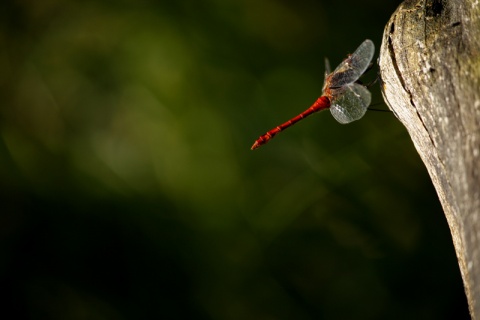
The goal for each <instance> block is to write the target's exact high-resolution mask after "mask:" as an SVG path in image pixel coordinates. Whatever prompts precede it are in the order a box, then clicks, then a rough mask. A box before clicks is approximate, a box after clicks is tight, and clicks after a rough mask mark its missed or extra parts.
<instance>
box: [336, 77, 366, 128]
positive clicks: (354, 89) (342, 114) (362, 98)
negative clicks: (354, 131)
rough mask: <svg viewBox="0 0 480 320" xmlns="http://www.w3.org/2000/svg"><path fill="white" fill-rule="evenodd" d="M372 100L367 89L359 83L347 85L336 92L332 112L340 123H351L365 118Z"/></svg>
mask: <svg viewBox="0 0 480 320" xmlns="http://www.w3.org/2000/svg"><path fill="white" fill-rule="evenodd" d="M371 100H372V95H371V94H370V92H369V91H368V89H367V88H365V87H364V86H362V85H360V84H358V83H351V84H347V85H346V86H344V87H342V88H341V89H338V90H336V91H335V99H333V101H332V104H331V106H330V112H331V113H332V116H333V117H334V118H335V119H336V120H337V121H338V122H340V123H342V124H346V123H350V122H352V121H355V120H358V119H360V118H361V117H363V115H364V114H365V112H366V111H367V108H368V106H369V105H370V102H371Z"/></svg>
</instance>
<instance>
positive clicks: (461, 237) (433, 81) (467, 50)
mask: <svg viewBox="0 0 480 320" xmlns="http://www.w3.org/2000/svg"><path fill="white" fill-rule="evenodd" d="M479 1H480V0H407V1H405V2H404V3H402V4H401V5H400V7H399V8H398V9H397V10H396V11H395V13H394V14H393V15H392V17H391V18H390V21H389V22H388V24H387V25H386V27H385V31H384V35H383V42H382V46H381V49H380V57H379V66H380V76H381V79H382V84H381V86H382V93H383V96H384V99H385V101H386V103H387V104H388V106H389V107H390V109H391V110H392V111H393V112H394V114H395V115H396V117H397V118H398V119H399V120H400V121H401V122H402V123H403V124H404V126H405V127H406V128H407V130H408V132H409V134H410V136H411V138H412V140H413V143H414V145H415V147H416V149H417V151H418V153H419V154H420V157H421V158H422V160H423V162H424V163H425V166H426V167H427V170H428V172H429V174H430V177H431V179H432V181H433V184H434V186H435V188H436V190H437V193H438V196H439V198H440V202H441V204H442V206H443V210H444V211H445V216H446V218H447V221H448V224H449V227H450V231H451V234H452V238H453V243H454V246H455V250H456V254H457V258H458V262H459V265H460V272H461V274H462V278H463V283H464V286H465V292H466V295H467V300H468V303H469V309H470V314H471V316H472V318H473V319H475V318H476V317H478V316H479V315H480V218H479V215H480V4H479Z"/></svg>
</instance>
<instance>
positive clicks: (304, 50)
mask: <svg viewBox="0 0 480 320" xmlns="http://www.w3.org/2000/svg"><path fill="white" fill-rule="evenodd" d="M398 4H399V1H385V0H365V1H358V0H342V1H314V0H295V1H287V0H261V1H260V0H243V1H241V0H235V1H228V0H208V1H193V0H192V1H147V0H143V1H133V0H132V1H106V0H104V1H70V2H69V1H60V0H46V1H34V0H30V1H2V4H1V5H0V14H1V16H0V18H1V30H0V31H1V33H0V37H1V38H0V99H1V100H0V103H1V105H0V112H1V113H0V138H1V139H0V174H1V177H0V197H1V198H0V200H1V214H0V245H1V246H0V248H1V257H0V290H1V291H2V293H3V298H2V299H1V304H2V306H1V308H0V310H1V312H2V315H3V314H5V315H8V317H6V318H5V319H7V318H8V319H23V318H28V319H215V320H216V319H222V320H223V319H239V320H244V319H265V320H270V319H298V320H302V319H462V318H463V319H465V318H468V309H467V305H466V301H465V296H464V293H463V286H462V282H461V277H460V273H459V269H458V266H457V262H456V258H455V252H454V249H453V245H452V242H451V236H450V233H449V229H448V226H447V223H446V221H445V217H444V215H443V212H442V208H441V206H440V204H439V201H438V198H437V195H436V193H435V190H434V189H433V187H432V184H431V182H430V179H429V177H428V174H427V172H426V170H425V167H424V166H423V164H422V162H421V160H420V158H419V156H418V154H417V153H416V151H415V149H414V147H413V144H412V142H411V140H410V138H409V136H408V134H407V132H406V130H405V129H404V127H403V126H402V125H401V124H400V123H399V122H398V121H397V119H396V118H395V117H394V115H393V114H392V113H383V112H367V114H366V115H365V117H364V118H363V119H362V120H361V121H358V122H354V123H352V124H350V125H340V124H338V123H337V122H335V120H334V119H333V118H332V116H331V115H330V113H329V112H323V113H320V114H317V115H314V116H312V117H311V118H308V119H307V120H305V121H302V122H303V123H300V124H298V125H296V126H295V127H292V128H291V129H289V130H288V131H286V132H284V133H282V134H280V135H279V136H278V137H277V138H275V139H274V140H273V141H272V142H270V143H269V144H268V145H266V146H264V147H262V148H261V149H259V150H255V151H250V150H249V148H250V146H251V144H252V143H253V141H254V140H255V139H256V138H257V137H258V136H259V135H260V134H263V133H264V132H265V131H267V130H268V129H271V128H272V127H274V126H276V125H278V124H280V123H281V122H283V121H285V120H287V119H288V118H290V117H292V116H294V115H296V114H297V113H299V112H301V111H303V110H304V109H306V108H307V107H309V106H310V104H311V103H312V102H313V101H315V99H316V98H317V97H318V96H319V94H320V93H321V88H322V83H323V72H324V66H323V64H324V57H325V56H328V57H329V58H330V61H331V63H332V65H333V66H335V65H337V64H338V63H339V62H340V61H341V60H342V59H343V58H345V57H346V54H347V53H351V52H353V50H355V48H356V47H357V46H358V45H359V44H360V43H361V42H362V41H363V40H364V39H366V38H370V39H372V40H373V41H374V42H375V44H376V46H377V52H378V48H379V47H380V40H381V36H382V32H383V27H384V25H385V23H386V22H387V20H388V18H389V17H390V15H391V14H392V13H393V11H394V10H395V8H396V6H397V5H398ZM376 57H377V53H376V55H375V59H376ZM374 70H375V71H372V72H370V73H369V74H368V75H367V79H369V80H371V79H373V78H374V77H375V73H376V72H377V71H376V69H374ZM372 92H373V103H374V104H378V105H377V107H379V108H382V107H383V108H386V107H385V106H384V105H383V106H382V98H381V95H380V94H379V89H378V86H375V87H373V88H372ZM0 317H1V316H0ZM2 318H3V317H2Z"/></svg>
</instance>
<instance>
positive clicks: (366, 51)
mask: <svg viewBox="0 0 480 320" xmlns="http://www.w3.org/2000/svg"><path fill="white" fill-rule="evenodd" d="M374 53H375V46H374V44H373V42H372V41H371V40H369V39H367V40H365V41H363V43H362V44H361V45H360V46H359V47H358V48H357V50H355V52H354V53H352V54H351V55H350V56H348V57H347V58H346V59H345V60H343V61H342V63H340V65H339V66H338V67H337V68H336V69H335V70H334V71H333V74H332V78H331V79H330V84H329V85H330V88H332V87H333V88H335V87H341V86H344V85H346V84H349V83H352V82H355V81H357V80H358V78H360V76H361V75H362V74H363V73H364V72H365V70H367V68H368V65H369V64H370V61H372V58H373V54H374Z"/></svg>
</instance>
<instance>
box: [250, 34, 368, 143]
mask: <svg viewBox="0 0 480 320" xmlns="http://www.w3.org/2000/svg"><path fill="white" fill-rule="evenodd" d="M374 52H375V46H374V45H373V42H372V41H371V40H368V39H367V40H365V41H363V43H362V44H361V45H360V46H359V47H358V48H357V50H355V52H354V53H352V54H351V55H348V56H347V58H346V59H345V60H343V61H342V63H340V65H339V66H338V67H337V68H336V69H335V70H334V71H333V72H332V73H330V64H329V63H328V60H327V59H325V82H324V84H323V93H322V96H321V97H320V98H318V99H317V101H315V102H314V103H313V105H312V106H311V107H310V108H308V109H307V110H305V111H303V112H302V113H300V114H299V115H298V116H296V117H294V118H292V119H290V120H288V121H287V122H285V123H283V124H281V125H279V126H278V127H276V128H273V129H272V130H270V131H268V132H267V133H265V134H264V135H262V136H260V137H259V138H258V139H257V140H256V141H255V143H254V144H253V146H252V148H251V149H252V150H254V149H257V148H259V147H260V146H262V145H264V144H265V143H267V142H268V141H270V139H272V138H273V137H275V136H276V135H277V134H278V133H279V132H281V131H283V130H285V129H287V128H288V127H290V126H292V125H293V124H295V123H297V122H298V121H300V120H302V119H304V118H306V117H308V116H309V115H311V114H313V113H315V112H318V111H322V110H325V109H328V108H330V112H331V113H332V116H333V117H334V118H335V119H336V120H337V121H338V122H340V123H342V124H346V123H350V122H352V121H355V120H358V119H360V118H361V117H363V115H364V114H365V112H366V111H367V108H368V106H369V104H370V101H371V99H372V97H371V94H370V92H369V91H368V89H367V88H366V87H365V86H363V85H361V84H359V83H357V80H358V79H359V78H360V76H361V75H362V74H363V73H364V72H365V70H367V68H368V66H369V65H370V62H371V61H372V58H373V53H374Z"/></svg>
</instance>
